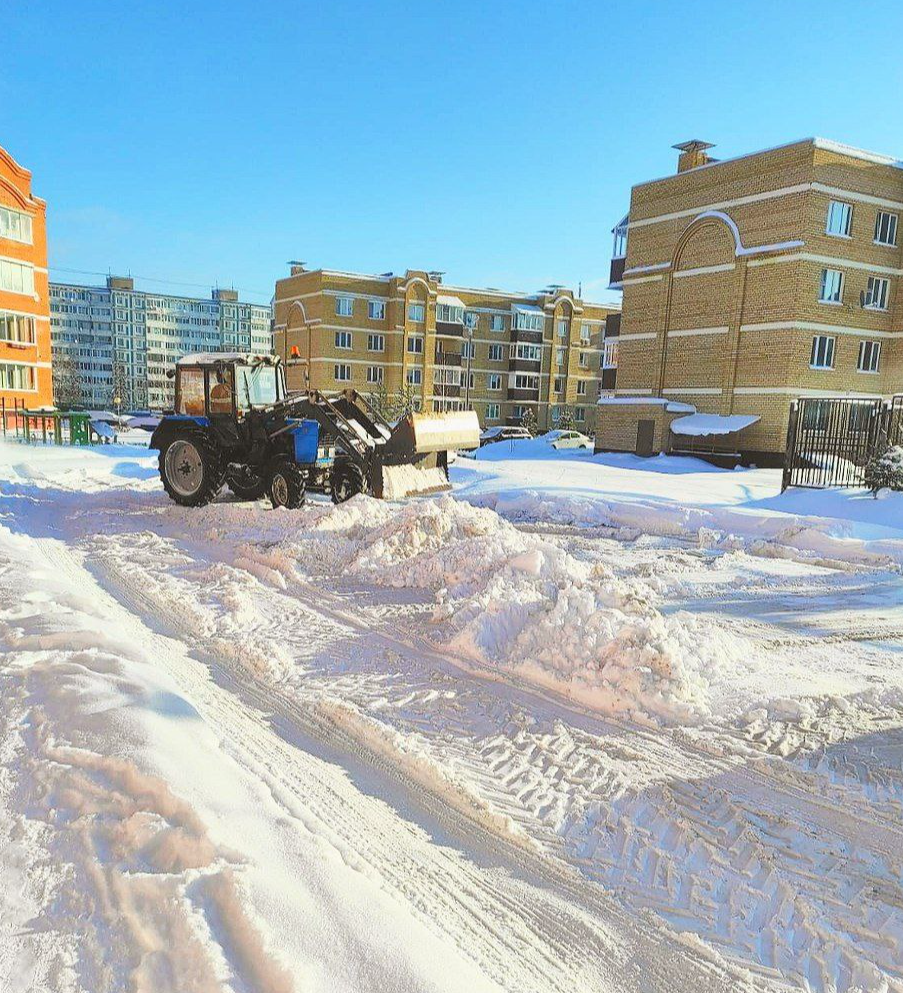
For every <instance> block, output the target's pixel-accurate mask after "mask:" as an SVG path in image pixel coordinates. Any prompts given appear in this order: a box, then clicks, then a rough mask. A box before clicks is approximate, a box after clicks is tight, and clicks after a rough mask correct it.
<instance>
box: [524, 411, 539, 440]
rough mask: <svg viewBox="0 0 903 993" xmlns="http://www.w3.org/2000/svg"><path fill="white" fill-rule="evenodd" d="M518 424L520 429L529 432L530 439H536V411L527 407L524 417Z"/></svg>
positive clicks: (537, 427) (537, 426) (537, 428)
mask: <svg viewBox="0 0 903 993" xmlns="http://www.w3.org/2000/svg"><path fill="white" fill-rule="evenodd" d="M520 423H521V427H523V428H526V429H527V431H529V432H530V435H531V437H534V438H535V437H536V433H537V431H538V430H539V424H538V422H537V420H536V411H535V410H534V409H533V408H532V407H527V409H526V410H525V411H524V416H523V417H522V418H521V419H520Z"/></svg>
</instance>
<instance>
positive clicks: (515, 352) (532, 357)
mask: <svg viewBox="0 0 903 993" xmlns="http://www.w3.org/2000/svg"><path fill="white" fill-rule="evenodd" d="M508 353H509V356H510V357H511V358H512V359H524V360H525V361H527V362H539V361H540V360H541V359H542V346H541V345H526V344H524V343H523V342H517V343H514V342H512V344H511V345H509V346H508Z"/></svg>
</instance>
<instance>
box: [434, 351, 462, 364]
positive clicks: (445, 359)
mask: <svg viewBox="0 0 903 993" xmlns="http://www.w3.org/2000/svg"><path fill="white" fill-rule="evenodd" d="M462 359H463V356H462V355H461V353H460V352H445V351H443V350H442V349H441V348H437V349H436V365H442V366H452V367H453V368H460V367H461V361H462Z"/></svg>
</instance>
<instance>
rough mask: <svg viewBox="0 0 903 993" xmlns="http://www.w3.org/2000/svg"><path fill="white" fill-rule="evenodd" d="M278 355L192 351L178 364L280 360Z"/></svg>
mask: <svg viewBox="0 0 903 993" xmlns="http://www.w3.org/2000/svg"><path fill="white" fill-rule="evenodd" d="M278 361H279V359H278V357H277V356H273V355H270V354H268V353H267V354H257V353H255V352H192V353H191V354H190V355H183V356H182V357H181V358H180V359H179V360H178V361H177V362H176V365H210V364H211V363H213V362H247V363H254V362H267V363H273V362H278Z"/></svg>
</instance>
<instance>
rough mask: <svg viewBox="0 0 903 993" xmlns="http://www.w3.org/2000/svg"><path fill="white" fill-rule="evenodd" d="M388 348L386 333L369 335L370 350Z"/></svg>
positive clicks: (368, 346)
mask: <svg viewBox="0 0 903 993" xmlns="http://www.w3.org/2000/svg"><path fill="white" fill-rule="evenodd" d="M385 350H386V336H385V335H384V334H368V335H367V351H368V352H384V351H385Z"/></svg>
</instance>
